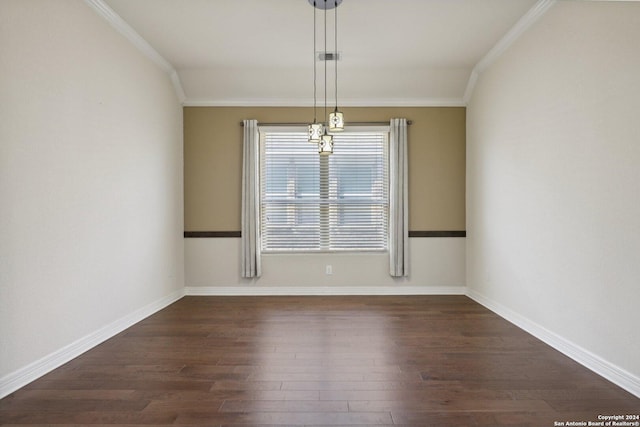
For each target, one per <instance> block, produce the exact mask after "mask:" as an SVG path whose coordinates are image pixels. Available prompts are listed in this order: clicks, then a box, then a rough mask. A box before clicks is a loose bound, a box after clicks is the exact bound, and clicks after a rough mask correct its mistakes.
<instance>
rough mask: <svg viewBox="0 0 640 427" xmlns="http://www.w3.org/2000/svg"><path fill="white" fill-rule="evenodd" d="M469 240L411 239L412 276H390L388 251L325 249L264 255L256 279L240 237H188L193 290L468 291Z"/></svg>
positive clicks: (187, 260) (188, 272)
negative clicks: (243, 267) (244, 262)
mask: <svg viewBox="0 0 640 427" xmlns="http://www.w3.org/2000/svg"><path fill="white" fill-rule="evenodd" d="M464 240H465V239H464V238H449V237H439V238H411V239H409V244H410V247H409V251H410V256H411V266H410V277H408V278H400V279H397V278H396V279H394V278H392V277H391V276H389V255H388V254H386V253H379V254H366V253H350V254H337V253H333V254H331V253H325V254H314V255H310V254H293V255H286V254H263V255H262V276H261V277H260V278H258V279H253V280H252V279H242V278H241V277H240V254H241V251H240V239H239V238H193V239H185V276H186V277H185V281H186V285H187V287H188V288H187V293H190V294H225V293H227V294H228V293H236V294H252V293H261V292H263V293H278V292H281V293H285V294H305V293H311V294H315V293H336V294H337V293H365V294H366V293H380V294H394V293H426V294H428V293H464V291H465V288H464V285H465V243H464ZM327 265H331V267H332V274H331V275H327V274H326V266H327ZM274 288H275V289H274Z"/></svg>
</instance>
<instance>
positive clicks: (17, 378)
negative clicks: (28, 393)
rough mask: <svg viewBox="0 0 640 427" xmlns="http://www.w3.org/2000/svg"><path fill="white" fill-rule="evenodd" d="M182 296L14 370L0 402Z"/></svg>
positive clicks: (0, 385) (4, 381)
mask: <svg viewBox="0 0 640 427" xmlns="http://www.w3.org/2000/svg"><path fill="white" fill-rule="evenodd" d="M183 296H184V290H183V289H180V290H177V291H175V292H173V293H171V294H170V295H167V296H166V297H164V298H161V299H159V300H158V301H155V302H153V303H151V304H149V305H147V306H145V307H142V308H141V309H139V310H136V311H134V312H133V313H131V314H128V315H126V316H124V317H122V318H121V319H118V320H116V321H115V322H113V323H110V324H108V325H106V326H104V327H102V328H100V329H98V330H97V331H95V332H93V333H91V334H89V335H86V336H84V337H82V338H80V339H79V340H77V341H74V342H72V343H71V344H69V345H66V346H64V347H62V348H61V349H59V350H56V351H54V352H53V353H51V354H48V355H47V356H45V357H43V358H41V359H39V360H36V361H35V362H33V363H30V364H29V365H27V366H25V367H23V368H20V369H18V370H17V371H15V372H12V373H10V374H8V375H5V376H4V377H2V378H0V399H1V398H3V397H5V396H6V395H8V394H10V393H13V392H14V391H16V390H18V389H20V388H21V387H24V386H25V385H27V384H29V383H30V382H32V381H35V380H37V379H38V378H40V377H41V376H43V375H45V374H47V373H49V372H51V371H52V370H54V369H56V368H58V367H59V366H62V365H63V364H65V363H67V362H68V361H70V360H72V359H74V358H76V357H78V356H80V355H81V354H82V353H85V352H86V351H88V350H90V349H92V348H93V347H95V346H97V345H98V344H100V343H102V342H104V341H106V340H108V339H109V338H111V337H113V336H115V335H117V334H119V333H120V332H122V331H124V330H125V329H127V328H128V327H130V326H132V325H134V324H136V323H138V322H139V321H141V320H143V319H144V318H146V317H149V316H151V315H152V314H154V313H156V312H158V311H160V310H162V309H163V308H165V307H166V306H168V305H170V304H173V303H174V302H176V301H177V300H179V299H180V298H182V297H183Z"/></svg>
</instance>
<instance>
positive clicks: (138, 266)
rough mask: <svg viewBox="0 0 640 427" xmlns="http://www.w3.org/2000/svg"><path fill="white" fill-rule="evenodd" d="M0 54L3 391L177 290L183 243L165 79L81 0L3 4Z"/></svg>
mask: <svg viewBox="0 0 640 427" xmlns="http://www.w3.org/2000/svg"><path fill="white" fill-rule="evenodd" d="M0 51H1V53H0V141H1V142H0V200H1V202H0V203H1V204H2V208H0V342H1V344H0V347H1V350H0V397H2V396H3V395H5V394H7V393H10V392H12V391H13V390H15V389H17V388H19V387H20V386H22V385H24V384H25V383H26V382H28V381H30V380H33V379H35V378H37V376H39V375H42V374H43V373H45V372H46V371H48V370H50V369H53V368H55V367H56V366H57V365H59V364H60V363H62V362H64V361H66V360H68V359H69V358H70V357H73V355H77V354H78V352H79V351H81V350H82V349H87V348H88V347H90V346H92V345H95V344H96V343H97V342H98V341H99V340H100V339H104V338H105V337H106V336H107V335H108V334H109V333H113V332H114V331H115V330H117V329H118V328H121V327H122V325H123V324H126V323H127V322H129V321H131V319H133V318H136V316H139V313H141V312H144V311H145V310H148V307H157V304H158V302H162V303H168V301H171V300H172V299H174V298H176V297H177V296H179V295H180V294H181V293H182V290H183V287H184V278H183V275H184V262H183V256H184V247H183V243H184V239H183V238H182V235H181V234H182V230H183V220H182V215H183V209H182V200H183V195H182V187H183V185H182V176H183V172H182V166H183V165H182V106H181V105H180V102H179V100H178V99H177V98H176V95H175V91H174V89H173V86H172V84H171V80H170V78H169V76H167V74H166V73H165V72H163V71H162V70H161V69H159V68H158V67H157V66H156V65H154V64H153V63H152V62H151V61H149V59H147V58H146V57H144V56H143V55H142V54H141V53H140V52H139V51H138V50H137V49H136V48H135V47H133V46H132V45H131V44H130V43H129V42H128V41H127V40H126V39H124V38H123V37H122V36H121V35H120V34H119V33H118V32H116V31H114V29H113V28H111V27H110V26H109V24H108V23H107V22H106V21H105V20H104V19H102V18H101V17H100V16H98V15H97V14H96V13H95V12H94V11H93V10H92V9H91V8H90V7H88V6H87V5H86V4H85V3H84V2H81V1H77V0H58V1H55V2H53V1H49V0H31V1H23V0H2V1H0ZM154 304H156V305H154ZM123 319H124V320H123Z"/></svg>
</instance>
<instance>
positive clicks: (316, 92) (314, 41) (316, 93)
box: [313, 1, 318, 123]
mask: <svg viewBox="0 0 640 427" xmlns="http://www.w3.org/2000/svg"><path fill="white" fill-rule="evenodd" d="M316 80H317V78H316V2H315V1H314V2H313V123H316V122H317V120H316V117H317V115H316V104H317V103H318V89H317V83H316Z"/></svg>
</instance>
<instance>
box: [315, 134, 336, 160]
mask: <svg viewBox="0 0 640 427" xmlns="http://www.w3.org/2000/svg"><path fill="white" fill-rule="evenodd" d="M318 153H319V154H321V155H328V154H333V136H331V135H327V134H326V133H325V134H324V135H322V139H321V140H320V142H319V143H318Z"/></svg>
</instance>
